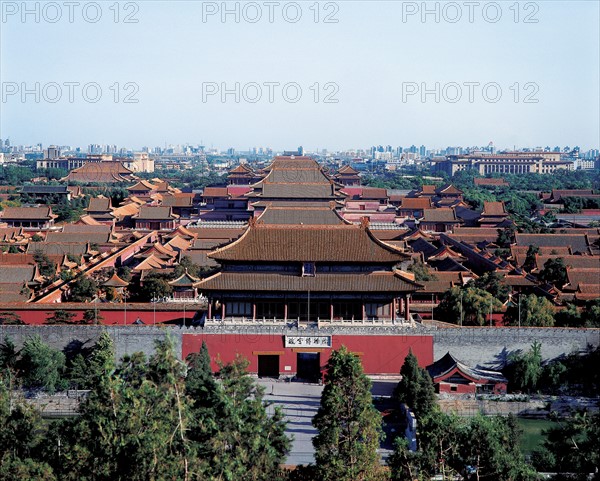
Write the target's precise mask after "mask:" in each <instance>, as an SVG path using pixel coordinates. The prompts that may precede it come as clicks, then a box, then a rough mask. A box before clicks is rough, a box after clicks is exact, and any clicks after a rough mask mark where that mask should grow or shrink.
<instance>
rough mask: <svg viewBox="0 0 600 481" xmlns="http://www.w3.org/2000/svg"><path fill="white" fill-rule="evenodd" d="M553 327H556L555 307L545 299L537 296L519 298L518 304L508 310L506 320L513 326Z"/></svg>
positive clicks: (530, 295)
mask: <svg viewBox="0 0 600 481" xmlns="http://www.w3.org/2000/svg"><path fill="white" fill-rule="evenodd" d="M519 310H520V312H521V315H520V324H521V326H529V327H552V326H554V314H555V310H554V306H553V305H552V303H551V302H550V301H549V300H548V299H546V298H545V297H538V296H536V295H535V294H529V295H528V296H524V297H522V298H521V297H519V299H518V300H517V303H516V304H513V305H511V306H510V307H509V308H508V309H506V314H505V315H504V320H505V321H506V322H507V323H508V324H509V325H511V326H517V325H519Z"/></svg>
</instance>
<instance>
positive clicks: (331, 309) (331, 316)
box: [329, 302, 333, 321]
mask: <svg viewBox="0 0 600 481" xmlns="http://www.w3.org/2000/svg"><path fill="white" fill-rule="evenodd" d="M329 317H330V318H331V320H332V321H333V302H330V303H329Z"/></svg>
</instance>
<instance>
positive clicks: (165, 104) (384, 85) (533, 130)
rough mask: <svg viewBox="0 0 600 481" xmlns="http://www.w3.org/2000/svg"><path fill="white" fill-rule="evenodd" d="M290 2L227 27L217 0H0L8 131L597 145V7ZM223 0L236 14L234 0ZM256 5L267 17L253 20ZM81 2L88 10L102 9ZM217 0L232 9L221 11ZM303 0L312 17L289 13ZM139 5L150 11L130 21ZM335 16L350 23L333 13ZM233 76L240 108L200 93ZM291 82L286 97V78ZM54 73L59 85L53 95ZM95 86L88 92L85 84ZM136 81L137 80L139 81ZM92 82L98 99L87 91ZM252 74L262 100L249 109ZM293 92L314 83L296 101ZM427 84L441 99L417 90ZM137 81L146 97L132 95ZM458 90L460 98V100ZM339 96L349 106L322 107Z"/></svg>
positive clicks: (19, 135) (58, 136)
mask: <svg viewBox="0 0 600 481" xmlns="http://www.w3.org/2000/svg"><path fill="white" fill-rule="evenodd" d="M80 3H81V5H82V6H85V5H88V4H89V3H90V2H80ZM290 3H291V2H279V6H274V7H272V8H273V22H270V21H269V19H268V18H267V17H268V13H269V6H268V4H266V3H265V2H256V3H255V4H253V5H250V6H248V4H245V3H239V4H237V5H239V7H237V8H239V11H240V17H239V20H240V21H239V22H236V21H235V18H234V15H233V14H230V15H228V16H226V17H225V19H224V20H225V21H223V18H222V17H221V14H220V13H221V7H222V2H194V1H181V2H159V1H156V2H146V1H142V2H135V3H134V2H130V4H127V2H121V3H120V4H119V5H118V6H119V8H118V10H119V19H118V20H119V21H118V22H115V21H114V20H115V17H114V15H115V9H114V8H113V9H111V8H110V7H111V5H113V4H114V2H112V1H110V2H99V4H98V5H100V12H101V14H102V17H101V18H100V19H99V20H98V21H97V22H96V23H91V22H89V21H86V20H85V17H84V14H83V12H82V10H81V9H82V7H79V8H78V7H75V10H74V16H73V22H70V21H69V18H68V8H69V7H68V6H66V5H65V4H64V2H56V4H57V5H58V6H60V7H61V13H62V17H61V18H60V19H59V20H58V21H56V22H55V23H51V22H50V21H48V20H52V19H54V18H55V17H56V15H57V10H56V9H55V7H53V6H50V5H48V4H47V3H44V2H41V3H39V4H36V3H35V2H29V3H28V4H27V5H28V7H29V8H30V10H32V11H35V9H36V8H39V13H40V18H39V20H40V21H39V23H37V22H36V21H35V20H36V18H35V16H34V14H29V15H28V16H26V17H25V18H23V17H22V15H21V14H22V12H21V11H20V10H21V2H3V14H4V16H3V18H2V19H1V23H0V28H1V32H0V69H1V70H0V77H1V81H2V83H3V84H2V87H3V93H4V98H3V99H2V103H1V104H0V107H1V109H2V111H1V113H0V121H1V125H0V137H1V138H5V137H7V136H8V137H10V138H11V140H12V142H13V143H19V144H30V143H35V142H43V143H44V144H50V143H57V144H70V145H81V146H86V145H87V144H90V143H100V144H105V143H110V144H118V145H121V146H129V147H134V148H139V147H141V146H149V147H152V146H155V145H164V144H165V143H169V144H176V143H181V144H183V143H193V144H196V143H200V142H203V143H204V144H205V145H208V146H210V145H214V146H216V147H220V148H227V147H230V146H232V147H236V148H238V149H247V148H249V147H251V146H271V147H273V148H275V149H282V148H292V147H295V146H297V145H303V146H305V148H309V149H314V148H328V149H342V148H358V147H368V146H370V145H378V144H391V145H393V146H397V145H402V146H409V145H410V144H412V143H415V144H417V145H420V144H425V145H427V146H428V147H445V146H448V145H484V144H487V143H488V142H490V141H493V142H494V143H495V144H496V145H497V146H498V147H512V146H515V145H516V146H532V147H534V146H545V145H550V146H552V147H553V146H555V145H559V146H565V145H570V146H574V145H580V146H581V147H582V148H585V149H587V148H597V147H598V145H599V144H600V140H599V132H600V125H599V119H600V98H599V91H600V78H599V75H600V65H599V62H600V50H599V49H600V33H599V25H600V10H599V2H597V1H580V2H575V1H568V2H567V1H565V2H562V1H541V2H520V3H519V4H518V5H517V7H515V2H512V1H509V2H498V3H497V4H494V5H490V4H491V3H493V2H479V5H480V6H477V7H474V10H473V22H470V21H469V18H468V17H469V7H468V5H467V4H465V3H464V2H455V3H453V4H452V5H449V4H448V2H441V3H437V4H436V2H428V3H427V8H428V9H429V10H430V11H432V12H433V11H435V9H436V8H437V9H438V11H439V18H437V20H439V22H436V18H435V15H434V13H430V14H428V15H427V16H426V17H425V18H422V16H421V13H422V6H423V3H422V2H400V1H397V2H377V1H369V2H364V1H342V2H329V3H327V2H321V3H320V4H318V8H316V7H314V2H312V1H310V2H298V5H299V6H300V8H299V10H298V7H297V6H295V5H290ZM36 5H39V7H36ZM226 5H227V7H228V8H229V9H235V8H236V2H227V4H226ZM436 5H437V7H436ZM256 6H258V7H259V8H260V10H261V12H262V18H261V19H260V20H259V21H257V22H255V23H251V22H250V21H248V20H252V18H253V17H254V16H255V15H256V12H257V9H256ZM497 6H499V10H498V7H497ZM284 7H285V8H286V11H285V14H284V12H283V8H284ZM15 8H18V9H19V11H17V12H16V13H15V14H13V11H14V9H15ZM86 8H87V10H86V15H87V18H89V19H93V18H94V16H95V15H96V14H97V10H95V7H94V6H93V5H92V6H88V7H86ZM484 8H485V9H486V10H485V12H484V11H483V10H484ZM214 9H218V10H219V12H217V13H216V14H215V15H208V13H210V12H211V11H213V10H214ZM253 9H254V10H253ZM317 9H318V11H319V19H318V21H315V10H317ZM415 9H417V10H418V11H417V12H416V13H415V14H413V15H409V14H410V13H412V12H414V11H415ZM203 11H204V13H205V18H204V19H203ZM403 11H404V14H405V16H404V18H403ZM459 11H460V13H461V14H462V17H461V18H460V19H459V20H458V21H455V22H454V23H453V22H452V20H453V19H455V18H456V15H457V13H458V12H459ZM517 11H518V14H519V16H518V19H516V18H515V14H516V12H517ZM298 12H301V14H302V17H301V18H300V20H299V21H297V22H296V23H292V22H291V21H286V18H287V19H288V20H292V19H293V17H294V16H295V15H296V14H297V13H298ZM244 13H245V15H243V14H244ZM498 13H500V14H501V17H500V19H499V20H498V21H496V22H493V20H494V19H495V18H496V17H497V15H498ZM127 14H130V15H131V17H130V19H133V20H138V22H137V23H125V22H124V20H125V16H126V15H127ZM327 14H329V15H330V19H334V20H337V23H325V22H324V20H325V18H324V17H325V15H327ZM286 15H287V17H286ZM515 20H518V21H515ZM525 20H529V21H531V20H537V23H531V22H526V21H525ZM36 82H37V83H39V85H40V87H39V92H40V99H39V102H36V99H35V96H34V95H33V94H29V95H27V96H26V97H25V99H24V100H25V101H23V99H22V97H21V93H22V92H21V90H22V87H23V86H24V87H26V88H29V89H33V90H34V91H35V90H36V86H35V85H36ZM65 82H76V83H79V84H80V85H79V86H75V85H74V86H73V87H72V89H73V95H74V98H73V102H69V99H68V86H65ZM236 82H237V83H239V84H240V89H239V91H240V102H239V103H236V102H235V98H234V95H233V94H230V95H228V96H226V97H225V102H223V101H222V99H221V95H220V94H219V93H217V94H216V95H212V96H207V97H206V98H204V99H203V89H204V91H205V92H206V89H209V88H212V87H215V86H216V87H217V88H218V89H219V90H220V89H221V87H222V86H223V85H224V86H226V87H227V88H229V89H234V88H235V84H236ZM265 82H267V83H268V82H277V83H279V84H280V85H279V86H273V87H272V88H273V92H274V93H273V102H270V101H269V99H268V86H265ZM291 82H295V83H296V84H293V85H291V86H288V90H287V91H286V92H287V94H288V96H287V100H286V97H285V96H284V94H283V93H282V91H281V86H283V85H284V84H288V83H291ZM465 82H467V83H469V82H474V83H478V84H479V85H475V84H472V85H473V86H472V87H471V88H472V89H473V90H472V99H469V87H468V85H466V84H465ZM54 83H56V84H58V85H59V86H60V88H61V93H62V97H61V99H60V100H58V101H57V102H55V103H51V102H50V101H49V100H52V99H53V98H54V97H55V96H56V93H57V90H56V89H55V84H54ZM90 83H94V84H93V85H92V87H89V88H90V89H91V90H88V91H87V95H88V97H87V98H88V100H86V98H84V95H83V92H82V86H83V85H85V84H90ZM115 83H118V90H119V92H120V95H119V98H118V102H116V103H115V101H114V100H115V98H114V91H115V89H117V87H116V86H115ZM128 83H131V84H135V86H137V87H134V86H133V85H129V87H128V88H127V89H126V88H125V84H128ZM316 83H318V89H317V87H316V85H315V84H316ZM436 83H438V84H439V88H438V91H439V93H440V98H439V99H438V100H439V102H436V99H435V94H434V93H433V92H434V91H435V90H436ZM96 84H97V85H99V86H100V88H101V89H102V94H101V96H100V98H99V100H98V102H96V103H92V102H90V101H89V100H90V99H92V98H93V97H94V96H95V95H96V90H95V88H96V87H95V85H96ZM256 84H258V85H259V86H260V88H261V91H262V97H261V99H260V100H259V101H257V102H256V103H252V102H250V101H248V100H252V98H254V97H255V96H256V92H257V91H256ZM326 84H327V85H328V87H327V88H325V85H326ZM484 85H487V87H486V88H487V90H486V92H485V94H484V92H483V86H484ZM111 86H112V90H111ZM297 86H299V87H300V88H301V90H302V91H301V95H300V98H299V100H298V101H297V102H295V103H292V102H291V101H290V100H291V99H293V97H294V96H296V95H297V94H298V92H299V91H298V90H297ZM422 87H425V88H426V89H429V90H430V91H432V93H430V94H428V95H426V96H425V98H422V96H421V91H422ZM15 88H17V89H18V91H17V92H16V93H15V94H12V92H14V90H15ZM135 88H139V90H137V92H135V94H134V95H133V97H132V98H133V99H137V100H138V102H137V103H125V102H124V95H126V94H127V93H133V92H134V89H135ZM415 88H417V89H418V92H417V93H415V94H413V95H408V92H414V89H415ZM457 88H460V92H461V93H462V97H461V98H460V100H458V101H455V102H452V100H456V97H457V94H458V90H457ZM410 89H412V90H410ZM498 89H500V90H498ZM316 90H318V91H319V94H320V95H319V98H318V101H317V102H315V91H316ZM334 91H335V94H334V95H333V97H332V99H335V100H337V103H326V102H324V96H325V95H326V94H327V93H334ZM242 93H243V94H245V97H244V96H243V95H242ZM403 93H404V98H403ZM517 93H518V95H517ZM528 95H529V97H527V96H528ZM526 98H528V99H529V100H537V102H536V103H530V102H525V99H526ZM494 99H497V101H496V102H491V100H494Z"/></svg>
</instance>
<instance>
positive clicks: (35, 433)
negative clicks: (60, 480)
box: [0, 382, 56, 481]
mask: <svg viewBox="0 0 600 481" xmlns="http://www.w3.org/2000/svg"><path fill="white" fill-rule="evenodd" d="M10 397H11V393H10V391H9V390H8V389H7V388H6V387H5V386H4V384H3V383H2V382H0V480H2V481H14V480H24V481H38V480H40V481H54V480H55V479H56V478H55V477H54V474H53V473H52V469H51V468H50V467H49V466H48V465H47V464H45V463H42V462H39V461H37V460H35V459H32V458H34V457H35V456H36V455H37V453H38V452H39V447H40V445H41V444H42V443H43V435H42V433H43V424H42V420H41V418H40V415H39V413H38V412H37V411H36V410H35V409H34V408H33V407H31V406H27V405H25V404H23V403H22V402H19V401H17V402H15V401H11V399H10Z"/></svg>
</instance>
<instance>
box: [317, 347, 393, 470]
mask: <svg viewBox="0 0 600 481" xmlns="http://www.w3.org/2000/svg"><path fill="white" fill-rule="evenodd" d="M370 388H371V382H370V380H369V379H368V378H367V377H366V376H365V374H364V372H363V369H362V365H361V362H360V359H359V358H358V357H357V356H355V355H354V354H352V353H350V352H348V350H347V349H346V348H345V347H344V346H342V347H341V348H340V349H339V350H337V351H333V352H332V353H331V357H330V358H329V361H328V363H327V373H326V375H325V388H324V389H323V394H322V396H321V406H320V407H319V410H318V412H317V414H316V416H315V418H314V419H313V425H314V426H315V428H317V430H318V431H319V432H318V434H317V435H316V436H315V437H314V439H313V445H314V447H315V460H316V466H317V472H318V475H319V479H322V480H324V481H329V480H340V481H362V480H365V481H366V480H372V479H374V478H375V477H376V476H377V472H378V470H379V455H378V453H377V449H378V448H379V442H380V440H381V437H382V431H381V416H380V414H379V413H378V412H377V410H376V409H375V407H374V406H373V400H372V398H371V391H370Z"/></svg>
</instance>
